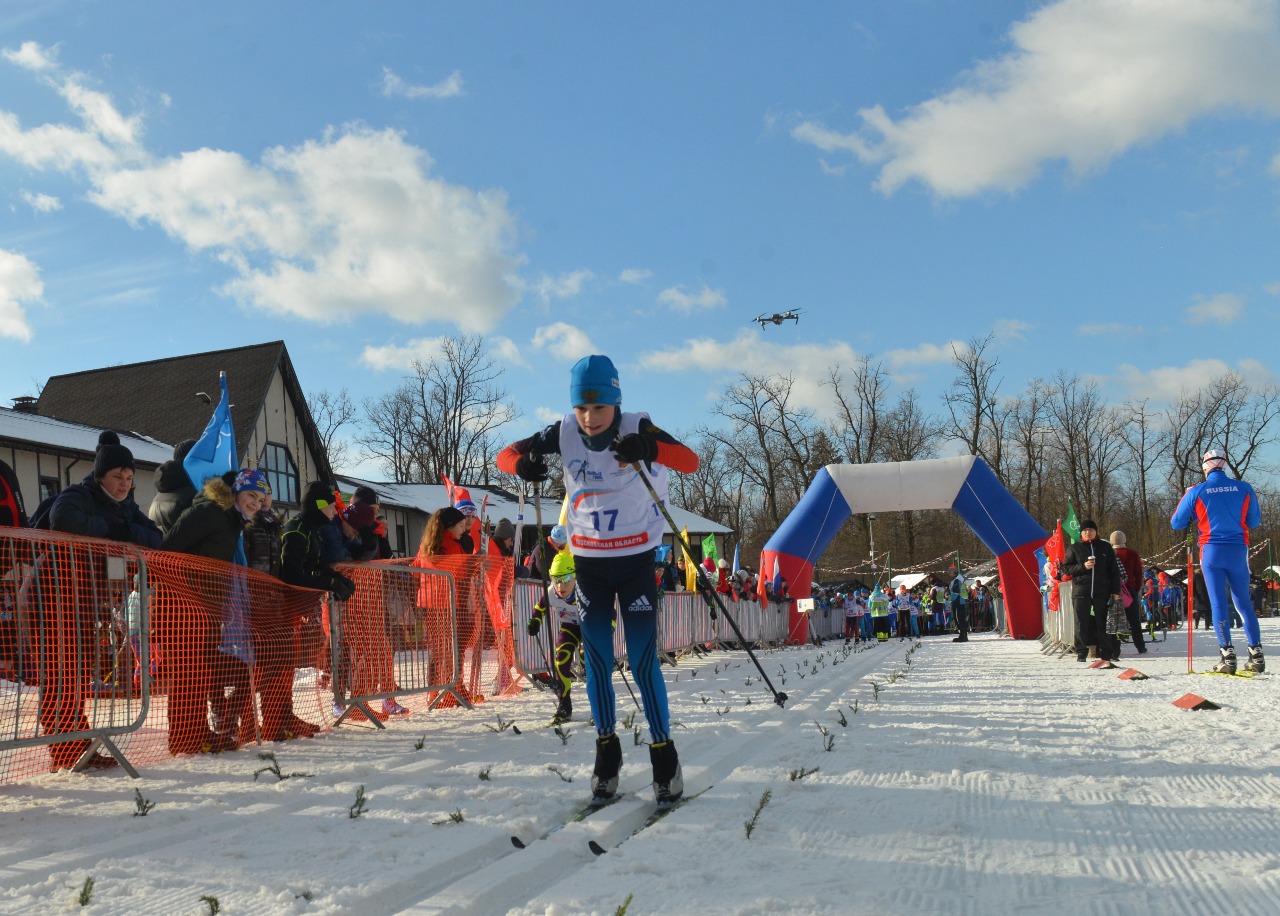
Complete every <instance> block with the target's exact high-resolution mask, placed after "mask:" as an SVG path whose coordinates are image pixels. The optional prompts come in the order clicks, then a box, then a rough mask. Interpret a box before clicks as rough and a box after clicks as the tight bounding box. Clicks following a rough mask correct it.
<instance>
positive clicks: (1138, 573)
mask: <svg viewBox="0 0 1280 916" xmlns="http://www.w3.org/2000/svg"><path fill="white" fill-rule="evenodd" d="M1128 541H1129V539H1128V537H1127V536H1126V535H1125V533H1124V532H1123V531H1113V532H1111V546H1112V547H1114V548H1115V551H1116V559H1117V560H1119V561H1120V565H1121V566H1122V567H1124V584H1125V589H1126V590H1127V591H1128V593H1129V603H1128V604H1127V605H1125V608H1124V618H1125V620H1126V621H1127V622H1128V624H1129V637H1130V638H1131V639H1132V640H1133V647H1134V648H1135V649H1137V650H1138V654H1139V655H1144V654H1146V651H1147V645H1146V641H1145V640H1144V639H1143V637H1142V618H1141V617H1140V616H1139V614H1138V595H1139V594H1140V591H1141V589H1142V557H1140V556H1138V551H1136V550H1132V549H1130V548H1129V546H1128Z"/></svg>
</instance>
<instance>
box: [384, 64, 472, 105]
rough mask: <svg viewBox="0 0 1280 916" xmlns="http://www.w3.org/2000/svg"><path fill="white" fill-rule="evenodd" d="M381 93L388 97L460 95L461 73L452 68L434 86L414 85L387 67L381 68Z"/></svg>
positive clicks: (436, 97)
mask: <svg viewBox="0 0 1280 916" xmlns="http://www.w3.org/2000/svg"><path fill="white" fill-rule="evenodd" d="M382 94H383V95H385V96H387V97H388V98H390V97H392V96H400V97H402V98H406V99H448V98H453V97H454V96H456V95H462V73H461V72H460V71H458V70H454V71H453V72H452V73H450V74H449V75H448V76H447V77H445V78H444V79H442V80H441V81H440V82H438V83H436V84H435V85H434V86H415V85H413V84H412V83H406V82H405V81H404V80H402V79H401V78H400V77H398V76H396V74H395V73H393V72H392V71H391V70H390V69H389V68H387V67H383V68H382Z"/></svg>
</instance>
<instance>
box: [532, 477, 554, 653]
mask: <svg viewBox="0 0 1280 916" xmlns="http://www.w3.org/2000/svg"><path fill="white" fill-rule="evenodd" d="M533 512H534V516H535V519H536V521H537V523H538V546H537V547H535V548H534V550H535V553H534V558H535V559H536V560H537V561H538V576H539V577H540V578H541V579H542V606H543V607H544V608H546V610H545V611H544V612H543V616H544V617H546V618H547V620H546V623H547V627H546V629H550V628H551V583H550V582H549V581H548V580H547V568H546V567H547V564H546V563H545V562H543V553H544V550H545V548H544V547H543V544H544V542H545V538H546V536H545V535H544V534H543V533H542V484H540V483H535V484H534V485H533ZM542 647H543V651H545V652H546V653H547V664H548V665H549V666H550V667H549V668H548V670H547V676H548V677H550V678H554V677H555V676H556V659H555V655H553V654H552V650H551V637H550V636H548V635H547V633H546V630H544V631H543V642H542Z"/></svg>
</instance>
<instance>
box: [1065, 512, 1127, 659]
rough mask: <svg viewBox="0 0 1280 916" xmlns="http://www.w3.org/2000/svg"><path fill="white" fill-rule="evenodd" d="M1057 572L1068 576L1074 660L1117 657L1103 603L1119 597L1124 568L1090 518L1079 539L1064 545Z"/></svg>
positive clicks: (1118, 649) (1084, 525)
mask: <svg viewBox="0 0 1280 916" xmlns="http://www.w3.org/2000/svg"><path fill="white" fill-rule="evenodd" d="M1059 571H1060V572H1061V574H1062V575H1064V576H1070V577H1071V603H1072V606H1073V607H1074V609H1075V615H1076V660H1077V661H1082V662H1083V661H1091V660H1094V659H1098V658H1107V659H1115V658H1117V657H1119V655H1120V641H1119V640H1118V639H1115V637H1113V636H1110V635H1108V633H1107V604H1108V603H1109V602H1110V601H1111V599H1112V598H1119V597H1120V583H1121V582H1123V581H1124V569H1123V567H1121V566H1120V561H1119V560H1118V559H1116V552H1115V550H1114V549H1113V548H1112V546H1111V545H1110V544H1108V543H1107V542H1106V541H1102V540H1099V539H1098V525H1097V523H1096V522H1094V520H1093V519H1091V518H1087V519H1085V520H1084V521H1082V522H1081V523H1080V540H1078V541H1076V542H1075V543H1074V544H1072V545H1071V546H1070V547H1068V548H1067V551H1066V558H1065V559H1064V560H1063V561H1062V565H1061V566H1060V567H1059ZM1113 643H1114V645H1113Z"/></svg>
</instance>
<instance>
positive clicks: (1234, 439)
mask: <svg viewBox="0 0 1280 916" xmlns="http://www.w3.org/2000/svg"><path fill="white" fill-rule="evenodd" d="M1278 416H1280V389H1277V388H1276V387H1274V386H1269V387H1267V388H1263V389H1262V390H1260V391H1256V392H1255V391H1254V390H1253V389H1252V388H1250V386H1249V385H1248V384H1247V383H1246V382H1245V381H1244V380H1243V379H1242V378H1240V376H1238V375H1236V374H1235V373H1234V372H1228V373H1227V374H1226V375H1223V376H1220V377H1218V378H1215V379H1213V380H1211V381H1210V382H1209V384H1208V385H1206V386H1205V387H1204V388H1202V389H1201V390H1199V391H1196V392H1183V394H1182V395H1181V397H1179V398H1178V401H1177V402H1176V403H1175V404H1174V405H1173V406H1172V407H1170V408H1169V409H1168V410H1167V411H1166V412H1165V418H1166V423H1167V425H1168V428H1169V462H1170V464H1169V482H1170V483H1171V484H1173V486H1174V488H1175V489H1177V490H1179V491H1182V490H1185V489H1186V488H1187V487H1188V486H1189V485H1190V484H1192V483H1194V482H1195V481H1197V480H1199V479H1200V458H1201V456H1202V455H1203V454H1204V452H1205V450H1206V449H1209V448H1221V449H1225V450H1226V452H1227V455H1228V457H1229V459H1230V464H1231V468H1232V471H1233V472H1234V473H1235V474H1236V475H1237V476H1244V475H1245V474H1246V473H1248V471H1249V468H1250V466H1251V465H1253V463H1254V462H1255V461H1256V460H1258V459H1259V458H1260V456H1261V454H1262V453H1264V451H1265V449H1266V448H1267V447H1268V446H1271V445H1273V444H1274V443H1275V442H1276V441H1277V439H1280V423H1277V418H1278Z"/></svg>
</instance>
